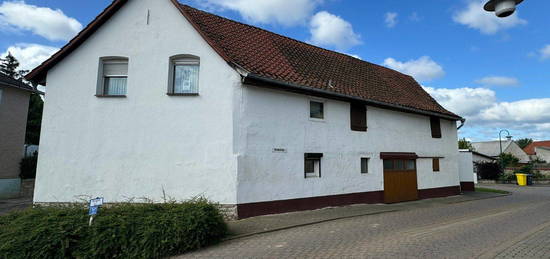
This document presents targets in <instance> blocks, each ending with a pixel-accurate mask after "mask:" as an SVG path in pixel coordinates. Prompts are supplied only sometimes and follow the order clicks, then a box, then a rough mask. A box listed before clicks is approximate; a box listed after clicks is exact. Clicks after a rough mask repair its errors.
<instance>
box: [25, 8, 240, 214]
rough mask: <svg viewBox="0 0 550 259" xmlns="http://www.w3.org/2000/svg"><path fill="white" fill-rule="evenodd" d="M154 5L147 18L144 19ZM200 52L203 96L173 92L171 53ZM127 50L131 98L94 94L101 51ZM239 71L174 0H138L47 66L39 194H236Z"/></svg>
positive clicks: (54, 198) (223, 199)
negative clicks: (235, 110)
mask: <svg viewBox="0 0 550 259" xmlns="http://www.w3.org/2000/svg"><path fill="white" fill-rule="evenodd" d="M147 10H150V23H149V25H147V24H146V16H147ZM177 54H192V55H196V56H199V57H200V63H201V67H200V82H199V92H200V95H199V96H180V97H170V96H167V95H166V92H167V85H168V67H169V57H170V56H172V55H177ZM102 56H125V57H128V58H129V78H128V91H127V98H97V97H95V96H94V94H95V93H96V83H97V75H98V71H97V70H98V62H99V57H102ZM239 80H240V77H239V76H238V74H237V73H236V72H235V71H234V70H233V69H231V68H230V67H229V66H228V65H227V64H226V63H225V61H223V59H222V58H220V57H219V56H218V55H217V54H216V53H215V52H214V51H213V50H212V49H211V48H210V47H209V46H208V44H207V43H206V42H205V41H204V40H203V39H202V38H201V36H200V35H199V34H198V33H197V32H196V31H195V30H194V29H192V27H191V25H190V24H189V23H188V22H187V20H185V18H184V17H183V16H182V15H181V14H180V13H179V11H178V10H177V9H176V8H175V7H174V6H173V4H172V3H171V2H170V1H169V0H131V1H129V2H128V3H127V4H126V5H125V6H124V7H123V8H122V9H121V10H120V11H118V13H116V14H115V15H114V16H113V17H112V18H111V19H110V20H109V21H108V22H107V23H106V24H105V25H103V27H101V28H100V29H99V30H98V31H97V32H96V33H95V34H94V35H93V36H92V37H90V38H89V39H88V40H87V41H86V42H85V43H84V44H83V45H82V46H80V47H79V48H78V49H77V50H76V51H74V52H73V53H72V54H71V55H69V56H68V57H67V58H65V59H64V60H63V61H62V62H61V63H59V64H58V65H57V66H56V67H54V68H53V69H52V70H50V71H49V73H48V78H47V87H48V93H47V96H46V101H45V109H44V118H43V123H42V139H41V143H40V155H39V165H38V176H37V177H38V178H37V184H36V190H35V196H34V199H35V202H67V201H75V200H77V199H78V196H79V195H89V196H93V197H95V196H103V197H105V200H106V202H115V201H125V200H128V199H130V198H141V197H145V198H149V199H154V200H159V199H160V198H161V197H162V191H163V190H164V191H165V192H166V194H167V195H168V196H171V197H173V198H176V199H178V200H181V199H186V198H190V197H193V196H196V195H201V194H202V195H205V196H206V197H207V198H210V199H212V200H214V201H216V202H220V203H226V204H234V203H235V202H236V169H237V166H236V161H237V159H236V157H235V156H234V155H233V143H232V136H233V117H232V109H233V95H234V91H235V89H237V88H239V87H240V81H239Z"/></svg>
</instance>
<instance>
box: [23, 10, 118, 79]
mask: <svg viewBox="0 0 550 259" xmlns="http://www.w3.org/2000/svg"><path fill="white" fill-rule="evenodd" d="M126 2H128V0H114V1H113V2H112V3H111V4H110V5H109V6H108V7H107V8H105V10H103V12H101V14H99V15H98V16H97V17H96V18H95V19H94V20H93V21H92V22H90V24H88V25H87V26H86V28H84V29H83V30H82V31H80V32H79V33H78V34H77V35H76V36H75V37H74V38H73V39H71V40H70V41H69V42H68V43H67V44H66V45H65V46H63V48H61V49H60V50H59V51H58V52H56V53H55V54H54V55H52V56H51V57H50V58H48V59H47V60H46V61H44V62H42V64H40V66H38V67H36V68H35V69H33V70H32V71H31V72H30V73H28V74H27V75H26V76H25V79H27V80H28V81H30V82H32V83H35V84H42V85H46V76H47V73H48V70H50V69H51V68H52V67H54V66H55V65H56V64H57V63H59V62H60V61H61V60H63V58H65V57H66V56H68V55H69V54H70V53H71V52H72V51H74V50H75V49H76V48H78V47H79V46H80V45H81V44H82V43H84V41H86V39H88V38H89V37H90V36H91V35H92V34H93V33H94V32H95V31H97V30H98V29H99V28H100V27H101V25H103V24H104V23H105V22H107V21H108V20H109V18H111V17H112V16H113V15H114V14H115V13H116V12H117V11H118V10H119V9H120V8H121V7H122V6H123V5H124V4H125V3H126Z"/></svg>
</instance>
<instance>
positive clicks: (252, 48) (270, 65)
mask: <svg viewBox="0 0 550 259" xmlns="http://www.w3.org/2000/svg"><path fill="white" fill-rule="evenodd" d="M124 2H126V1H123V0H116V1H114V2H113V4H111V6H109V7H107V9H106V10H105V11H104V12H103V13H102V14H100V15H99V16H98V18H96V19H95V20H94V21H93V22H92V23H91V24H90V25H88V26H87V27H86V28H85V29H84V31H83V32H81V33H80V34H79V35H77V37H76V38H75V39H73V40H72V41H71V42H69V44H68V45H71V44H72V43H73V42H74V43H76V44H75V45H80V44H81V41H83V40H84V39H82V40H79V39H78V38H79V37H84V38H87V37H89V34H91V33H92V32H93V31H95V30H96V29H97V28H94V27H97V26H100V25H101V24H103V23H104V22H105V21H106V19H108V18H109V17H110V16H112V14H113V13H114V12H116V10H118V9H119V8H120V5H121V3H122V4H123V3H124ZM172 2H173V3H174V4H175V5H176V7H177V8H178V9H179V10H180V12H181V13H182V14H183V15H184V16H185V17H186V18H187V20H188V21H189V22H190V23H191V24H192V25H193V27H194V28H195V29H196V30H197V31H198V32H199V33H200V34H201V35H202V37H203V38H204V39H205V40H206V41H207V42H208V43H209V44H210V46H212V48H214V50H215V51H216V52H217V53H218V54H219V55H220V56H221V57H222V58H223V59H225V61H226V62H228V63H229V64H230V65H231V66H233V67H234V68H236V69H237V70H238V71H241V75H243V77H245V79H250V80H253V81H254V82H257V81H260V82H261V83H266V84H267V83H269V84H273V85H276V86H277V88H278V89H283V90H296V89H300V90H301V91H312V92H315V93H318V94H326V95H330V96H335V97H338V98H343V99H350V100H357V101H364V102H367V103H369V104H372V105H378V106H383V107H389V108H392V109H397V110H404V111H409V112H415V113H422V114H427V115H435V116H440V117H443V118H447V119H454V120H460V119H462V118H461V117H460V116H458V115H456V114H454V113H452V112H450V111H447V110H446V109H445V108H443V107H442V106H441V105H439V104H438V103H437V102H436V101H435V100H434V99H433V98H432V97H431V96H430V95H429V94H428V93H427V92H426V91H424V89H422V87H421V86H420V85H419V84H418V83H417V82H416V81H415V80H414V79H413V78H412V77H411V76H408V75H404V74H402V73H399V72H397V71H394V70H391V69H389V68H386V67H382V66H379V65H376V64H372V63H369V62H366V61H363V60H360V59H356V58H353V57H350V56H348V55H344V54H341V53H337V52H334V51H330V50H326V49H323V48H319V47H316V46H313V45H310V44H307V43H304V42H300V41H297V40H294V39H291V38H288V37H285V36H282V35H279V34H275V33H272V32H269V31H266V30H263V29H260V28H257V27H254V26H250V25H246V24H243V23H239V22H236V21H232V20H229V19H226V18H223V17H220V16H217V15H214V14H210V13H207V12H204V11H200V10H197V9H195V8H192V7H190V6H187V5H181V4H179V3H178V2H177V1H176V0H172ZM115 7H116V8H115ZM86 31H88V32H87V33H86ZM76 47H77V46H75V47H70V46H69V47H67V46H65V47H64V48H63V49H62V50H61V51H60V52H64V51H65V52H67V51H68V52H70V51H72V50H73V49H74V48H76ZM66 55H68V53H66V54H59V53H57V54H56V55H54V57H52V58H50V59H49V60H47V61H46V62H44V64H42V65H41V66H40V67H38V68H36V69H35V70H33V71H32V72H31V73H30V75H29V76H28V78H29V79H30V80H39V79H40V78H42V80H44V79H45V74H46V72H47V70H48V69H49V68H50V67H52V66H53V65H55V63H57V62H59V61H60V59H62V58H63V57H64V56H66Z"/></svg>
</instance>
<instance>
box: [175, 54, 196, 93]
mask: <svg viewBox="0 0 550 259" xmlns="http://www.w3.org/2000/svg"><path fill="white" fill-rule="evenodd" d="M199 66H200V61H199V58H198V57H195V56H190V55H179V56H175V57H172V58H171V59H170V80H169V85H168V94H170V95H196V94H198V93H199Z"/></svg>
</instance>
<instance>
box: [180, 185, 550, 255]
mask: <svg viewBox="0 0 550 259" xmlns="http://www.w3.org/2000/svg"><path fill="white" fill-rule="evenodd" d="M498 188H501V189H505V190H509V191H512V192H513V195H510V196H505V197H499V198H493V199H486V200H477V201H470V202H464V203H457V204H450V205H438V206H434V207H430V208H421V209H413V210H409V211H399V212H391V213H385V214H379V215H370V216H361V217H356V218H349V219H341V220H336V221H331V222H325V223H320V224H315V225H309V226H303V227H298V228H293V229H287V230H282V231H277V232H272V233H265V234H260V235H256V236H252V237H248V238H243V239H236V240H231V241H227V242H224V243H221V244H219V245H216V246H213V247H210V248H207V249H204V250H200V251H197V252H194V253H190V254H186V255H184V256H182V258H187V257H225V258H342V257H348V258H364V257H375V258H396V257H397V258H402V257H409V258H433V257H437V258H457V257H461V258H464V257H466V258H472V257H482V258H495V257H498V258H550V251H549V247H550V246H549V242H550V241H549V240H550V187H528V188H519V187H516V186H499V187H498Z"/></svg>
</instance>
